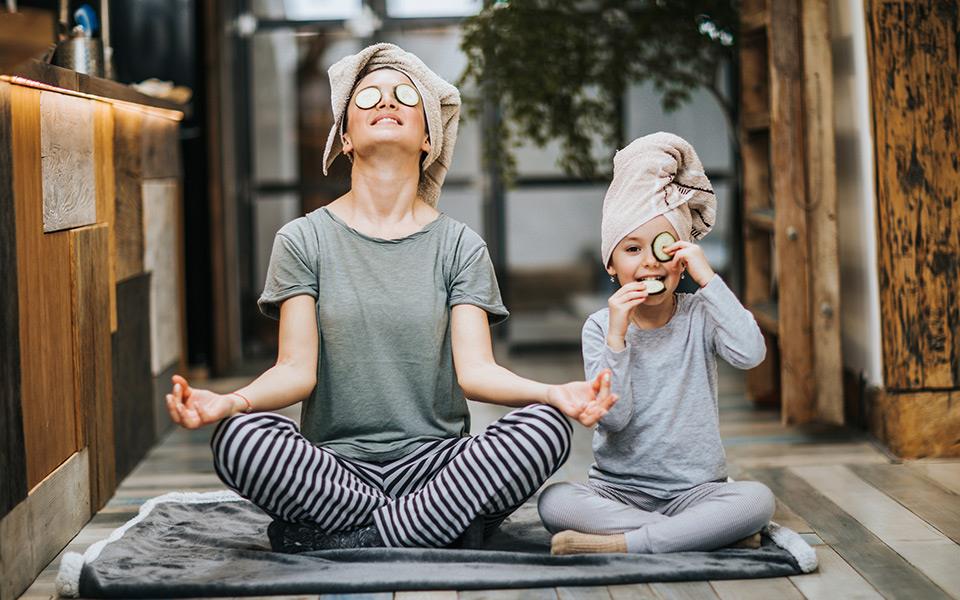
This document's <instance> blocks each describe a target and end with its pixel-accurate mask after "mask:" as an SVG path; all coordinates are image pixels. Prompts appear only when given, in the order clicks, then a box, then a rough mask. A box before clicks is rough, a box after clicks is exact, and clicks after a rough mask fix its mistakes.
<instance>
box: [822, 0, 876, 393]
mask: <svg viewBox="0 0 960 600" xmlns="http://www.w3.org/2000/svg"><path fill="white" fill-rule="evenodd" d="M830 4H831V7H830V9H831V10H830V37H831V42H832V47H833V86H834V107H833V108H834V115H835V117H834V118H835V127H836V155H837V231H838V234H839V238H840V239H839V251H840V303H841V336H842V344H843V364H844V367H845V368H848V369H851V370H853V371H854V372H855V373H862V374H863V375H864V377H865V379H866V381H867V385H870V386H882V385H883V370H882V348H881V341H880V284H879V279H878V272H879V271H878V268H877V224H876V219H877V217H876V201H875V196H876V194H875V189H874V167H873V164H874V163H873V137H872V132H873V128H872V121H871V114H870V89H869V79H868V74H869V65H868V63H867V42H866V32H865V21H864V14H865V13H864V7H863V2H862V0H832V1H831V3H830Z"/></svg>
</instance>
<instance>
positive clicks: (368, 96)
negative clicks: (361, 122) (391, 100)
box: [353, 87, 383, 110]
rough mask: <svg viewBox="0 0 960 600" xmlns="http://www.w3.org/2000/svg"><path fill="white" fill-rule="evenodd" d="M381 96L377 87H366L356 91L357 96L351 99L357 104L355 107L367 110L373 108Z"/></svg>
mask: <svg viewBox="0 0 960 600" xmlns="http://www.w3.org/2000/svg"><path fill="white" fill-rule="evenodd" d="M381 97H383V94H381V93H380V90H379V89H377V88H375V87H368V88H363V89H362V90H360V91H359V92H357V96H356V98H354V99H353V102H354V103H355V104H356V105H357V108H362V109H363V110H367V109H368V108H373V107H374V106H375V105H376V104H377V102H380V98H381Z"/></svg>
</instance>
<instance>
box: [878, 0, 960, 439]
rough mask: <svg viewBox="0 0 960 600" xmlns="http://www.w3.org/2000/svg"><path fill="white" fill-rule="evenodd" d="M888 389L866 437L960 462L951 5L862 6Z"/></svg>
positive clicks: (958, 183)
mask: <svg viewBox="0 0 960 600" xmlns="http://www.w3.org/2000/svg"><path fill="white" fill-rule="evenodd" d="M865 6H866V12H867V14H866V20H867V25H868V27H867V29H868V41H867V48H868V50H869V54H870V62H871V95H872V102H873V120H874V122H873V128H874V140H875V148H874V157H875V161H876V178H877V222H878V229H877V236H878V244H877V246H878V248H879V256H878V259H879V261H878V262H879V270H880V274H879V275H880V311H881V332H882V339H883V342H882V343H883V374H884V386H885V389H884V390H882V391H881V392H880V393H878V394H874V396H873V398H874V400H873V402H872V405H871V406H870V407H868V412H870V413H871V414H869V416H868V420H869V421H870V423H871V429H872V430H873V431H874V433H876V434H877V435H879V436H880V437H881V438H882V439H884V441H886V442H887V443H888V444H890V446H891V448H892V449H893V450H894V451H895V452H897V453H898V454H900V455H902V456H928V455H940V456H945V455H950V456H960V440H958V439H957V434H956V432H957V431H960V403H958V402H957V401H956V394H957V390H960V292H958V287H957V278H958V275H960V83H958V77H957V73H960V57H958V54H960V46H958V45H957V43H956V40H957V39H960V16H958V14H960V2H958V1H957V0H943V1H942V0H917V1H916V2H901V1H893V0H868V2H867V3H866V5H865Z"/></svg>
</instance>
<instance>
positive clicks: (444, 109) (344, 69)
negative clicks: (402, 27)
mask: <svg viewBox="0 0 960 600" xmlns="http://www.w3.org/2000/svg"><path fill="white" fill-rule="evenodd" d="M378 69H394V70H396V71H400V72H401V73H403V74H404V75H406V76H407V77H409V78H410V80H411V81H412V82H413V84H414V85H415V86H416V87H417V91H419V92H420V97H421V98H423V105H424V112H425V113H426V117H427V135H429V136H430V152H428V153H427V156H426V158H425V159H424V160H423V164H422V166H421V169H422V173H421V175H420V186H419V189H418V192H419V194H420V197H421V198H423V199H424V201H426V202H427V203H428V204H430V206H434V207H435V206H436V205H437V200H438V199H439V197H440V186H441V185H443V180H444V178H445V177H446V175H447V169H448V168H449V167H450V160H451V158H452V157H453V147H454V145H455V144H456V142H457V126H458V125H459V120H460V92H459V91H457V88H456V87H454V86H453V85H452V84H450V83H448V82H446V81H444V80H443V78H441V77H440V76H439V75H437V74H436V73H434V72H433V71H431V70H430V69H429V68H428V67H427V65H425V64H423V61H422V60H420V59H419V58H418V57H417V56H415V55H413V54H411V53H409V52H406V51H404V50H403V49H401V48H399V47H398V46H395V45H393V44H385V43H384V44H374V45H373V46H368V47H366V48H364V49H363V50H361V51H360V52H358V53H356V54H351V55H350V56H346V57H344V58H342V59H340V60H338V61H337V62H336V63H334V64H333V65H332V66H331V67H330V69H329V70H328V71H327V73H328V75H329V76H330V104H331V106H332V107H333V115H334V122H333V127H331V128H330V135H329V137H327V147H326V149H325V150H324V152H323V174H324V175H326V174H327V170H328V169H329V168H330V165H331V164H332V163H333V161H334V160H336V158H337V156H339V155H340V153H341V151H342V150H343V144H342V140H341V139H340V130H341V126H342V124H343V120H344V118H345V117H346V113H347V104H348V103H349V101H350V97H351V95H352V94H353V88H354V86H356V84H357V82H358V81H360V79H361V78H362V77H363V76H364V75H366V74H367V73H370V72H371V71H376V70H378Z"/></svg>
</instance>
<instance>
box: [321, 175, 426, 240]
mask: <svg viewBox="0 0 960 600" xmlns="http://www.w3.org/2000/svg"><path fill="white" fill-rule="evenodd" d="M412 167H413V168H412V169H411V164H410V163H409V161H404V162H402V163H401V162H396V161H390V160H377V161H374V162H373V163H371V161H369V160H363V159H360V158H358V159H357V160H356V162H354V164H353V170H352V173H351V177H350V180H351V186H350V191H349V192H347V193H346V194H344V195H343V196H341V197H340V198H338V199H337V200H335V201H334V202H332V203H330V204H329V205H328V206H327V208H328V209H329V210H331V211H332V212H333V213H334V214H336V215H337V216H338V217H340V219H342V220H343V221H344V222H346V223H347V224H348V225H349V226H350V227H353V228H354V229H356V230H358V231H360V232H362V233H364V234H367V235H370V236H372V237H380V238H385V239H393V238H400V237H406V236H408V235H410V234H412V233H415V232H417V231H419V230H420V229H423V227H424V226H426V225H427V224H428V223H430V222H431V221H433V220H434V219H436V218H437V215H438V214H439V213H438V212H437V210H436V209H434V208H433V207H431V206H430V205H428V204H427V203H426V202H424V201H423V200H421V199H420V198H419V197H418V196H417V187H418V184H419V175H420V173H419V165H418V164H416V163H414V164H413V165H412Z"/></svg>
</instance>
